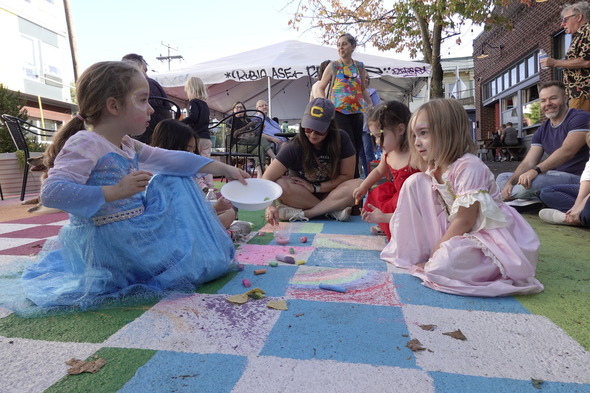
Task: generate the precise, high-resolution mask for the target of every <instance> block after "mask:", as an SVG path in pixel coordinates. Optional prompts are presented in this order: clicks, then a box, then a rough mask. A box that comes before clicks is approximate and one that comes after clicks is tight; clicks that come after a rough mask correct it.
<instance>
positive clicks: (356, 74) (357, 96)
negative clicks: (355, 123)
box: [330, 60, 364, 115]
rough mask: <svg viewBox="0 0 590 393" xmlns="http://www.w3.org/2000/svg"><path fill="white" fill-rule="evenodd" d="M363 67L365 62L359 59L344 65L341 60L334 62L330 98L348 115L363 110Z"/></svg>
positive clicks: (337, 108) (338, 108) (340, 110)
mask: <svg viewBox="0 0 590 393" xmlns="http://www.w3.org/2000/svg"><path fill="white" fill-rule="evenodd" d="M362 69H364V67H363V63H361V62H358V61H354V62H353V63H352V64H351V65H349V66H347V65H344V63H342V62H341V61H340V60H339V61H337V62H332V72H333V75H334V79H333V81H334V84H333V85H332V91H331V92H330V99H331V100H332V102H333V103H334V106H335V107H336V110H337V111H338V112H341V113H344V114H345V115H348V114H351V113H361V112H362V111H363V89H362V85H361V81H362V75H361V70H362Z"/></svg>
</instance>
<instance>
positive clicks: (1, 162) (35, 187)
mask: <svg viewBox="0 0 590 393" xmlns="http://www.w3.org/2000/svg"><path fill="white" fill-rule="evenodd" d="M38 155H41V153H31V157H36V156H38ZM40 179H41V174H40V173H38V172H37V173H35V172H29V178H28V179H27V190H26V195H31V196H35V195H37V194H39V191H40V190H41V180H40ZM22 184H23V170H22V169H20V168H19V167H18V160H17V158H16V154H15V153H0V186H2V193H3V194H4V198H12V197H20V191H21V187H22Z"/></svg>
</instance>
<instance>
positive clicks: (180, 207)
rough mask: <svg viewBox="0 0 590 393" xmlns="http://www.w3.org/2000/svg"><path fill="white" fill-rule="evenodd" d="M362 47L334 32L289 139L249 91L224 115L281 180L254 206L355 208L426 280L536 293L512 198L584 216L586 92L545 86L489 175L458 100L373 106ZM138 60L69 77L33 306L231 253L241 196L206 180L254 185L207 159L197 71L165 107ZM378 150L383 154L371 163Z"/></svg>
mask: <svg viewBox="0 0 590 393" xmlns="http://www.w3.org/2000/svg"><path fill="white" fill-rule="evenodd" d="M570 13H571V15H570ZM587 13H590V9H579V7H578V8H576V7H569V8H568V7H566V8H564V17H563V24H565V25H566V28H567V29H570V30H572V31H577V30H578V29H582V30H583V31H584V32H585V33H584V34H586V30H587V26H588V25H587V24H586V22H585V21H586V20H588V17H587V15H586V14H587ZM575 45H578V42H577V41H573V42H572V46H575ZM356 47H357V42H356V40H355V38H354V37H352V36H351V35H350V34H343V35H342V36H340V37H339V39H338V56H339V58H338V59H337V60H335V61H330V60H326V61H324V62H322V64H321V66H320V67H319V73H318V80H317V82H316V83H315V84H314V85H313V86H312V87H311V89H310V90H311V91H310V97H309V103H308V104H307V106H306V108H305V111H304V113H303V114H302V118H301V121H300V123H299V130H298V132H297V133H296V135H295V137H294V138H293V139H291V140H287V139H286V138H285V137H284V136H282V135H280V134H282V133H283V132H285V131H286V130H287V129H288V122H283V124H282V125H280V124H279V121H277V120H273V119H272V118H271V117H270V114H269V105H268V102H267V101H265V100H259V101H257V102H256V105H255V109H256V110H257V111H258V115H255V116H247V115H246V112H245V111H246V110H247V108H246V105H245V104H244V103H243V102H242V101H236V102H235V104H234V105H233V107H232V108H231V111H230V112H231V113H233V114H234V116H232V117H231V120H230V122H229V124H230V126H231V129H232V130H234V129H235V130H242V131H244V130H245V132H240V133H239V136H236V138H242V139H248V138H251V137H252V136H251V135H250V134H249V133H248V132H247V130H248V129H249V127H254V126H255V125H258V126H260V127H261V128H262V133H263V134H262V136H261V138H260V139H259V140H260V148H261V149H262V150H263V151H264V153H265V155H266V158H267V159H265V160H262V161H260V162H257V163H256V166H257V167H259V170H258V171H257V172H258V174H259V175H261V177H262V178H263V179H265V180H268V181H272V182H275V183H276V184H278V185H279V186H280V187H281V188H282V190H283V192H282V196H281V197H280V198H279V199H278V200H276V201H273V202H272V203H271V204H270V206H268V208H266V210H265V211H264V217H265V220H266V222H267V223H268V224H270V225H272V226H276V225H278V223H279V221H309V220H311V219H314V218H318V217H327V218H330V219H334V220H337V221H341V222H345V221H348V220H349V217H350V216H351V215H352V214H355V210H354V208H355V206H362V209H361V210H360V211H359V212H358V214H360V216H361V219H362V220H364V221H366V222H367V223H371V224H374V225H372V226H371V227H370V230H369V231H370V233H372V234H373V235H375V236H384V239H386V246H385V247H384V248H383V250H382V252H381V258H382V259H383V260H384V261H385V262H386V263H390V264H393V265H394V266H396V267H399V268H403V269H407V270H408V271H409V272H410V273H411V274H412V275H414V276H416V277H419V278H420V279H421V280H422V281H423V283H424V285H426V286H428V287H430V288H432V289H435V290H437V291H442V292H447V293H452V294H458V295H466V296H506V295H514V294H533V293H538V292H540V291H542V290H543V285H542V284H541V283H540V282H539V281H538V280H537V279H536V278H535V269H536V263H537V252H538V249H539V244H540V243H539V239H538V237H537V235H536V233H535V232H534V230H533V229H532V227H531V226H530V225H529V224H528V223H527V221H526V220H525V219H524V218H523V217H522V216H521V215H520V214H519V212H518V211H517V210H515V209H514V208H513V207H510V206H509V205H510V204H512V205H513V206H525V205H529V204H538V203H542V204H543V205H544V206H545V207H546V208H543V209H541V210H540V212H539V216H540V217H541V219H542V220H544V221H547V222H549V223H552V224H563V225H577V226H586V227H587V226H590V201H589V199H590V161H589V160H588V156H589V146H590V128H589V123H590V113H589V112H587V110H588V108H586V107H585V105H586V104H587V102H588V101H587V96H586V94H584V93H583V92H580V91H579V89H578V90H576V89H577V88H576V87H575V86H572V85H566V84H564V83H562V82H558V81H551V82H547V83H542V84H540V85H539V102H540V109H541V112H542V114H543V115H544V116H545V118H546V120H545V121H543V122H542V123H541V125H540V126H539V129H538V130H537V131H536V132H535V134H534V135H533V137H532V140H531V145H530V148H529V149H528V151H527V153H526V155H525V156H524V158H523V159H522V161H521V162H520V163H519V165H518V167H517V168H516V169H515V170H514V172H508V173H502V174H500V175H498V176H497V178H495V177H494V175H493V174H492V172H491V171H490V170H489V169H488V166H487V165H486V164H485V163H484V162H482V161H481V160H480V159H479V158H478V157H477V156H475V155H474V153H475V151H476V144H475V143H474V141H473V139H472V136H471V127H470V122H469V119H468V117H467V114H466V112H465V110H464V109H463V107H462V106H461V105H460V104H459V103H458V101H457V100H453V99H433V100H430V101H429V102H427V103H426V104H424V105H422V106H421V107H420V108H418V109H417V110H416V111H415V112H414V113H413V114H412V113H411V112H410V110H409V108H408V107H407V106H406V105H405V104H404V103H402V102H398V101H387V102H381V101H380V99H379V95H378V93H377V91H376V90H375V89H372V88H370V87H369V84H370V78H369V77H370V75H369V74H368V72H367V70H366V68H365V66H364V64H363V63H362V62H360V61H356V60H354V59H353V57H352V56H353V53H354V50H355V49H356ZM574 58H575V56H574V53H573V52H572V56H571V57H568V59H570V60H555V59H551V58H548V59H546V60H544V61H545V64H546V65H547V66H549V67H564V68H566V69H571V68H573V65H575V64H578V66H579V63H575V62H574V61H573V59H574ZM570 66H571V67H570ZM146 69H147V64H146V62H145V60H144V59H143V58H142V57H141V56H139V55H135V54H130V55H127V56H125V57H124V58H123V59H122V61H107V62H101V63H96V64H94V65H92V66H91V67H89V68H88V69H87V70H86V71H85V72H84V73H83V74H82V75H81V76H80V78H79V80H78V82H77V102H78V107H79V113H78V114H77V115H76V116H75V117H74V118H72V120H71V121H69V122H68V123H67V124H65V125H64V126H63V127H62V128H61V129H60V130H59V131H58V132H57V133H56V135H55V137H54V140H53V143H52V144H51V145H50V147H49V148H48V150H47V152H46V153H45V155H46V163H47V166H48V167H49V168H50V169H49V174H48V178H47V180H46V181H45V182H44V184H43V187H42V194H41V199H42V201H43V204H44V205H46V206H48V207H54V208H58V209H61V210H64V211H66V212H68V213H69V214H70V224H68V225H66V226H64V227H63V228H62V230H61V231H60V233H59V236H58V239H57V241H55V242H52V243H48V245H47V246H46V247H45V248H44V250H43V253H41V254H40V257H39V259H38V260H37V261H36V262H35V263H33V264H31V265H30V266H28V267H27V268H26V269H25V271H24V273H23V275H22V278H21V285H22V288H23V290H24V293H25V295H26V298H27V299H28V300H29V301H30V302H32V304H33V305H34V306H36V307H42V308H49V309H53V308H57V309H60V310H62V309H68V308H74V307H76V308H81V309H87V308H92V307H98V306H102V305H104V304H111V303H112V302H115V301H119V300H121V299H127V298H129V297H132V298H134V299H136V298H138V297H139V298H145V297H149V296H153V295H161V294H163V293H167V292H169V291H179V290H180V291H182V290H193V289H194V288H195V287H197V286H198V285H200V284H202V283H204V282H207V281H210V280H212V279H215V278H217V277H220V276H221V275H223V274H225V273H227V272H228V271H229V269H230V267H231V266H232V263H233V257H234V253H235V248H234V245H233V244H232V240H233V241H236V238H233V237H231V233H230V236H228V231H227V230H228V229H231V226H232V224H235V222H236V221H235V220H236V218H237V217H236V209H235V208H233V207H232V206H231V203H230V202H229V201H227V200H225V199H224V198H219V199H218V200H217V202H216V203H215V205H214V206H213V208H211V205H210V204H209V203H208V202H207V201H206V200H205V193H206V192H209V191H210V190H214V187H215V183H214V182H213V176H212V175H221V176H224V177H226V178H228V179H235V180H238V181H240V182H242V183H243V184H247V182H246V180H245V179H246V178H248V177H250V174H249V173H248V172H246V171H245V170H243V169H240V168H238V167H235V166H231V165H227V164H223V163H221V162H219V161H216V160H212V159H211V158H210V156H211V149H212V142H211V138H210V131H209V122H210V110H209V107H208V105H207V98H208V97H207V88H206V86H205V84H204V83H203V81H202V80H201V79H199V78H198V77H190V78H189V79H188V80H187V81H186V84H185V92H186V94H187V97H188V103H189V104H188V108H187V110H188V111H187V115H186V117H185V118H184V119H183V120H182V121H179V120H174V119H170V118H167V117H169V116H165V115H164V112H166V110H168V109H169V108H166V107H165V105H164V108H165V110H164V111H163V112H162V114H161V116H160V115H158V114H157V113H156V114H155V110H154V108H153V106H154V105H153V104H152V103H153V101H150V100H153V99H154V98H161V99H162V98H166V94H165V92H164V90H163V89H162V87H161V86H159V85H158V84H157V82H155V81H153V80H152V79H150V78H148V77H147V75H146V74H145V72H146ZM565 78H566V81H567V80H568V78H570V74H569V73H567V72H566V74H565ZM162 101H163V102H164V100H162ZM568 101H569V106H568ZM164 104H165V102H164ZM578 108H580V109H578ZM154 119H156V120H157V121H156V122H154ZM518 132H519V131H518V130H517V128H516V127H515V126H514V125H513V124H512V123H510V122H507V123H506V124H505V125H502V127H501V129H498V130H497V131H496V132H495V133H494V135H493V141H492V143H493V145H492V146H493V148H494V149H495V158H496V159H497V160H501V161H505V160H508V159H510V158H513V159H514V158H515V157H513V156H512V155H510V153H509V150H504V149H505V148H506V147H510V146H515V145H518V144H519V143H520V141H519V139H518ZM376 148H379V149H381V151H382V152H383V154H382V156H381V158H380V159H379V160H377V161H375V156H374V149H376ZM506 154H508V155H506ZM267 160H268V162H269V164H268V166H267V167H266V169H265V170H263V169H262V166H264V165H265V164H266V162H267ZM371 163H373V165H371ZM371 167H373V169H371ZM244 169H245V168H244ZM344 225H345V224H344ZM204 228H206V230H203V229H204ZM230 232H231V231H230ZM384 241H385V240H384ZM163 245H165V246H163ZM113 253H115V254H116V255H117V258H112V255H113ZM27 307H31V304H29V305H28V306H27ZM21 311H22V310H21Z"/></svg>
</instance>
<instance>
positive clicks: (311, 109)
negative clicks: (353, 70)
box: [262, 98, 361, 225]
mask: <svg viewBox="0 0 590 393" xmlns="http://www.w3.org/2000/svg"><path fill="white" fill-rule="evenodd" d="M355 165H356V151H355V150H354V146H353V145H352V141H351V140H350V138H349V137H348V135H347V134H346V132H344V131H341V130H339V129H337V128H336V125H335V122H334V104H333V103H332V102H331V101H330V100H328V99H325V98H316V99H314V100H313V101H311V102H310V103H309V104H308V105H307V108H306V109H305V113H304V114H303V119H302V120H301V126H300V129H299V134H298V135H297V136H296V137H295V138H293V140H291V141H290V142H288V143H287V144H286V145H285V146H284V147H283V148H282V149H281V150H280V151H279V153H278V154H277V158H276V160H274V161H273V162H272V163H271V164H270V166H269V167H268V169H267V170H266V171H265V172H264V175H263V176H262V178H263V179H266V180H271V181H275V182H276V183H277V184H279V185H280V186H281V187H282V189H283V195H282V196H281V198H280V202H281V204H280V205H279V206H278V207H277V206H275V204H274V203H273V204H271V205H270V206H269V207H268V208H267V209H266V216H265V217H266V221H267V222H268V223H269V224H271V225H276V224H277V223H278V221H279V220H288V221H297V220H300V221H308V220H309V219H310V218H313V217H317V216H321V215H324V214H325V215H327V216H328V217H331V218H334V219H336V220H338V221H347V220H348V218H349V217H350V212H351V210H352V205H354V198H353V197H352V191H353V190H354V189H355V188H356V187H358V186H359V185H360V184H361V179H353V176H354V167H355ZM287 171H288V172H289V173H288V174H289V176H288V177H283V175H284V174H285V172H287Z"/></svg>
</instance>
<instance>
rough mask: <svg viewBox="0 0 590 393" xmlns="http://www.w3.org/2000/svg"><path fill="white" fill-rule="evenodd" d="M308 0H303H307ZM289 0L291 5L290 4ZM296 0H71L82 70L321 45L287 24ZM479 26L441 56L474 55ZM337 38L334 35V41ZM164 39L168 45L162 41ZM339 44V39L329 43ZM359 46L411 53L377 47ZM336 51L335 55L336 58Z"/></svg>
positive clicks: (159, 67)
mask: <svg viewBox="0 0 590 393" xmlns="http://www.w3.org/2000/svg"><path fill="white" fill-rule="evenodd" d="M304 1H305V0H304ZM289 3H291V4H289ZM297 3H298V0H294V1H292V2H289V0H256V1H252V2H249V1H237V0H160V1H154V0H101V1H100V2H95V1H89V0H70V7H71V14H72V19H73V30H74V34H75V36H76V43H77V52H78V63H79V71H80V72H82V71H83V70H84V69H86V68H87V67H88V66H90V65H91V64H93V63H95V62H98V61H103V60H120V59H121V57H122V56H124V55H125V54H127V53H138V54H140V55H142V56H144V58H145V59H146V61H147V62H148V73H150V72H165V71H167V70H168V66H169V65H168V62H162V61H160V60H157V59H156V58H157V57H159V56H167V55H168V50H169V49H168V48H167V47H166V46H165V45H168V46H170V47H172V48H173V49H170V55H171V56H177V55H180V56H182V57H183V60H181V61H179V60H172V61H171V63H170V69H175V68H180V67H187V66H189V65H192V64H196V63H201V62H204V61H208V60H213V59H217V58H220V57H224V56H229V55H233V54H237V53H240V52H245V51H248V50H252V49H256V48H260V47H264V46H268V45H272V44H276V43H279V42H282V41H286V40H300V41H305V42H309V43H313V44H323V42H322V40H321V39H320V38H319V34H320V33H319V32H313V31H307V32H303V31H296V30H294V29H293V28H291V27H290V26H289V25H288V21H289V20H290V19H291V16H292V15H293V13H294V12H295V9H296V4H297ZM479 31H481V29H475V30H474V32H471V29H466V32H465V33H464V34H463V36H462V37H461V39H462V41H463V43H462V44H461V45H460V46H457V45H454V44H451V45H450V46H449V45H447V46H446V47H445V48H444V51H443V57H451V56H449V53H452V54H453V57H459V56H470V55H471V52H472V49H471V40H472V39H473V38H475V37H476V36H477V34H478V33H479ZM336 38H337V37H335V38H334V39H335V40H336ZM163 44H165V45H163ZM331 45H332V46H335V42H334V43H331ZM357 51H361V52H365V53H371V54H377V55H387V56H391V57H393V58H397V59H403V60H410V57H409V56H407V55H404V54H400V53H395V52H388V53H384V52H380V51H378V50H376V49H374V48H362V47H359V48H357ZM337 56H338V55H337V53H336V50H334V58H337Z"/></svg>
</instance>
